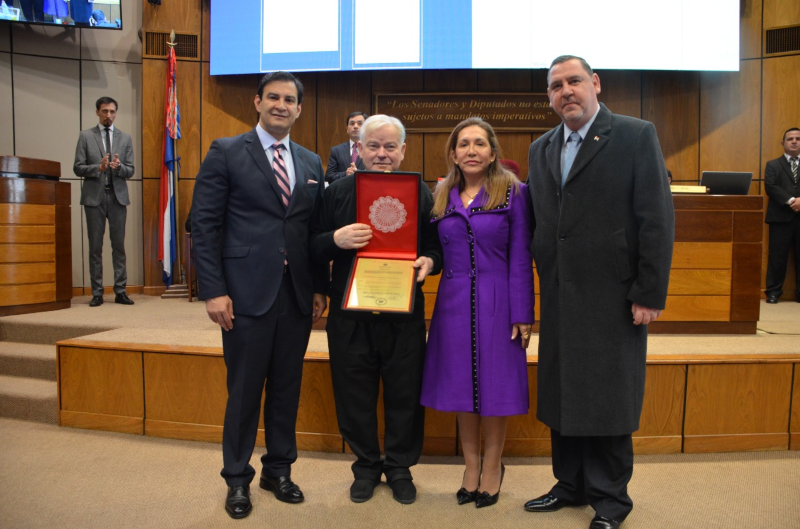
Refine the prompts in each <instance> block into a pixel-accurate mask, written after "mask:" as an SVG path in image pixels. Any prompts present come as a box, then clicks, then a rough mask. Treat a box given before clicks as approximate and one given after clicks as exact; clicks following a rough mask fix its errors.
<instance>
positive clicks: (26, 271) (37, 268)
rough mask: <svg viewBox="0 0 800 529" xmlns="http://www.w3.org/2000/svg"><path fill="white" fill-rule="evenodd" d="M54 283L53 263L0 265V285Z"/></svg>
mask: <svg viewBox="0 0 800 529" xmlns="http://www.w3.org/2000/svg"><path fill="white" fill-rule="evenodd" d="M55 282H56V264H55V263H25V264H22V265H18V264H0V285H9V284H25V283H55Z"/></svg>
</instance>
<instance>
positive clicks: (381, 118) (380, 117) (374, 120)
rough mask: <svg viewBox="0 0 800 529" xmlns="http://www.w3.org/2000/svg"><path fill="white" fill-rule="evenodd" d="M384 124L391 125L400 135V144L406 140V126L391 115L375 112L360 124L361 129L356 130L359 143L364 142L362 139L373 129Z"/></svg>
mask: <svg viewBox="0 0 800 529" xmlns="http://www.w3.org/2000/svg"><path fill="white" fill-rule="evenodd" d="M386 125H391V126H393V127H394V128H395V129H396V130H397V133H398V134H399V135H400V143H401V144H403V143H405V142H406V128H405V127H404V126H403V124H402V123H401V122H400V120H399V119H397V118H394V117H392V116H387V115H386V114H375V115H374V116H370V117H368V118H367V120H366V121H365V122H364V124H363V125H361V129H360V130H359V131H358V139H359V140H361V143H364V139H365V138H366V137H367V135H368V134H370V133H371V132H372V131H373V130H375V129H379V128H381V127H385V126H386Z"/></svg>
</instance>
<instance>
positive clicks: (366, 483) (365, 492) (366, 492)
mask: <svg viewBox="0 0 800 529" xmlns="http://www.w3.org/2000/svg"><path fill="white" fill-rule="evenodd" d="M380 482H381V480H380V479H377V480H376V479H357V480H355V481H354V482H353V484H352V485H350V501H352V502H353V503H364V502H365V501H367V500H369V499H370V498H372V493H373V491H374V490H375V487H377V486H378V484H379V483H380Z"/></svg>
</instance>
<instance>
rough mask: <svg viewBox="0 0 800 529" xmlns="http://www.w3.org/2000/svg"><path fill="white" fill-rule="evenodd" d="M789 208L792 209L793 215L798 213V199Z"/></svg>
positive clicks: (799, 202) (799, 205) (799, 203)
mask: <svg viewBox="0 0 800 529" xmlns="http://www.w3.org/2000/svg"><path fill="white" fill-rule="evenodd" d="M789 207H790V208H792V211H794V212H795V213H797V212H800V197H797V198H795V199H794V201H793V202H792V203H791V204H790V205H789Z"/></svg>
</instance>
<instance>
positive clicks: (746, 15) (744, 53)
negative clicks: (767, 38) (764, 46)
mask: <svg viewBox="0 0 800 529" xmlns="http://www.w3.org/2000/svg"><path fill="white" fill-rule="evenodd" d="M761 4H762V1H761V0H745V1H742V2H741V4H740V5H741V10H740V15H739V16H740V17H741V19H740V24H739V57H741V58H742V59H755V58H760V57H761V13H762V9H763V7H762V5H761Z"/></svg>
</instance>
